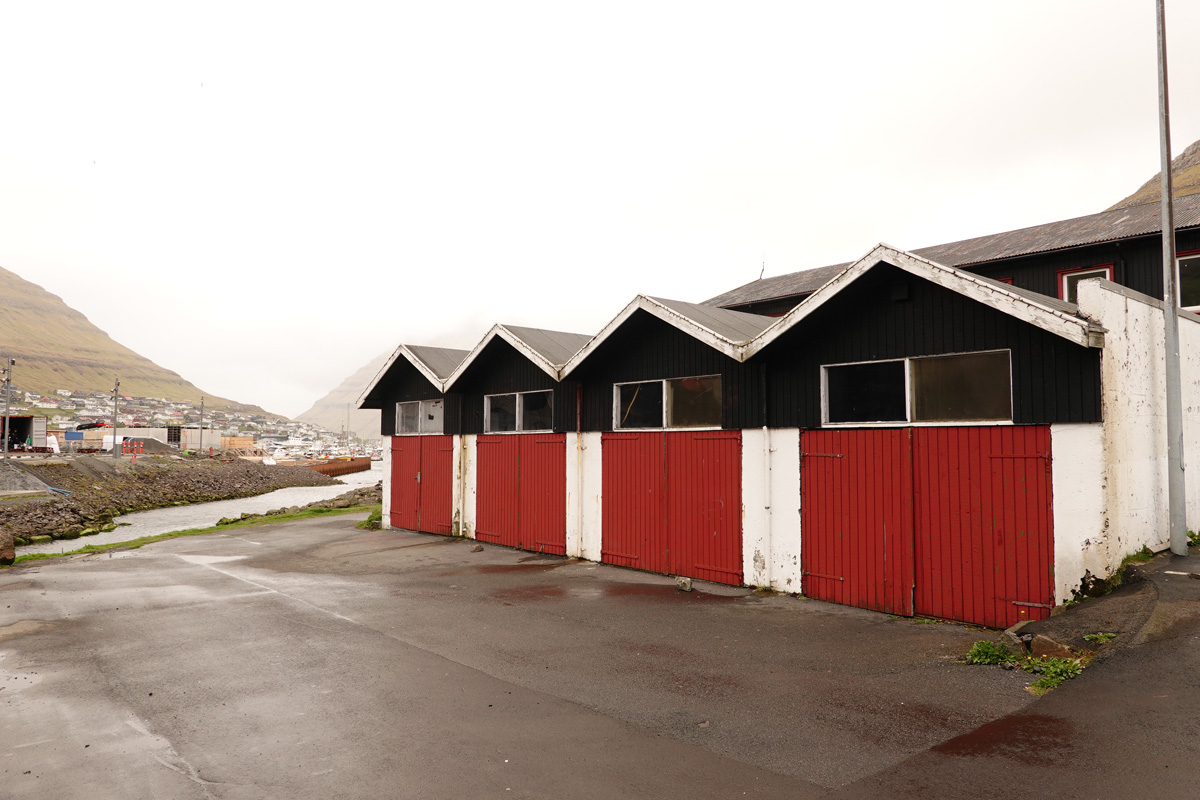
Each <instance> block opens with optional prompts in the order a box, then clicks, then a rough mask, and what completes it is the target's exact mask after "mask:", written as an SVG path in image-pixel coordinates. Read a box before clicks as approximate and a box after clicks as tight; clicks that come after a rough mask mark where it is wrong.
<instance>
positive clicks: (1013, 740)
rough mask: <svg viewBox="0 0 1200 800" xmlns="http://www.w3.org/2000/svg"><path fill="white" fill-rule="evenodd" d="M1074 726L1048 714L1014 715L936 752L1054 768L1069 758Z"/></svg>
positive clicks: (952, 741)
mask: <svg viewBox="0 0 1200 800" xmlns="http://www.w3.org/2000/svg"><path fill="white" fill-rule="evenodd" d="M1072 733H1073V730H1072V727H1071V723H1070V722H1068V721H1067V720H1065V719H1062V718H1060V717H1050V716H1046V715H1044V714H1013V715H1012V716H1008V717H1004V718H1003V719H998V720H996V721H994V722H989V723H987V724H986V725H982V726H980V727H979V728H977V729H975V730H973V731H971V732H970V733H964V734H963V735H962V736H957V737H955V738H953V739H950V740H949V741H946V742H942V743H941V744H939V745H937V746H936V747H934V748H932V750H933V752H935V753H941V754H942V755H947V756H975V757H979V756H982V757H987V758H1009V759H1012V760H1014V761H1016V760H1019V761H1023V762H1025V763H1028V764H1035V765H1038V766H1051V765H1053V764H1056V763H1059V762H1061V761H1063V760H1064V759H1066V758H1068V757H1069V753H1070V749H1071V738H1072Z"/></svg>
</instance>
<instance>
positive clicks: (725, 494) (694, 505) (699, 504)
mask: <svg viewBox="0 0 1200 800" xmlns="http://www.w3.org/2000/svg"><path fill="white" fill-rule="evenodd" d="M665 443H666V484H667V550H668V558H669V566H668V571H669V572H671V574H673V575H685V576H687V577H690V578H701V579H703V580H709V581H717V582H719V583H730V584H733V585H735V586H740V585H741V584H742V434H741V431H696V432H689V431H672V432H670V433H667V434H666V442H665Z"/></svg>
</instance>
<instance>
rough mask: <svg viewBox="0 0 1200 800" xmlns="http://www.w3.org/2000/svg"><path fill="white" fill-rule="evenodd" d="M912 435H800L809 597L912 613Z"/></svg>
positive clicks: (868, 432) (803, 550)
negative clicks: (910, 436)
mask: <svg viewBox="0 0 1200 800" xmlns="http://www.w3.org/2000/svg"><path fill="white" fill-rule="evenodd" d="M909 443H910V438H909V432H908V430H904V429H899V430H897V429H891V430H863V429H855V430H821V431H804V432H803V433H801V435H800V456H801V459H800V486H801V502H800V509H801V531H802V536H801V559H802V563H803V570H804V571H803V581H804V583H803V586H804V593H805V594H806V595H807V596H809V597H813V598H816V599H818V600H828V601H830V602H833V603H842V604H845V605H851V606H857V607H859V608H869V609H872V610H874V611H885V612H888V613H891V614H903V615H911V614H912V613H913V599H912V598H913V557H914V556H913V538H912V537H913V531H912V524H913V516H912V468H911V465H912V462H911V453H910V445H909Z"/></svg>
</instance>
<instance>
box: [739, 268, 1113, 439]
mask: <svg viewBox="0 0 1200 800" xmlns="http://www.w3.org/2000/svg"><path fill="white" fill-rule="evenodd" d="M1000 349H1010V350H1011V351H1012V389H1013V421H1014V422H1016V423H1024V424H1033V423H1038V424H1045V423H1055V422H1096V421H1099V420H1100V351H1099V350H1096V349H1091V348H1086V347H1081V346H1079V345H1076V344H1073V343H1071V342H1069V341H1067V340H1066V339H1063V338H1061V337H1059V336H1055V335H1053V334H1050V333H1047V332H1045V331H1043V330H1041V329H1040V328H1037V327H1035V326H1033V325H1031V324H1029V323H1026V322H1022V321H1020V320H1018V319H1016V318H1014V317H1011V316H1009V315H1007V314H1003V313H1001V312H999V311H996V310H995V309H992V308H990V307H988V306H985V305H983V304H981V303H978V302H976V301H973V300H970V299H968V298H966V297H963V296H962V295H959V294H957V293H955V292H951V291H949V290H947V289H943V288H941V287H939V286H937V285H936V284H933V283H930V282H928V281H925V280H922V279H920V278H917V277H915V276H913V275H910V274H909V273H906V272H904V271H903V270H900V269H897V268H896V267H893V266H890V265H888V264H880V265H878V266H876V267H874V268H873V269H871V270H870V271H868V272H867V273H866V274H865V275H863V276H862V277H861V278H860V279H859V280H857V281H856V282H855V283H853V284H852V285H850V286H848V287H846V288H845V289H844V290H842V291H841V292H840V293H839V294H838V295H837V296H836V297H834V298H833V299H832V300H830V301H829V302H827V303H826V304H825V305H824V306H822V307H821V308H819V309H818V310H817V311H816V312H814V313H813V314H812V315H811V316H809V317H807V318H806V319H804V320H803V321H802V322H801V323H800V324H799V325H797V326H796V327H794V328H792V329H791V330H790V331H788V332H787V333H786V334H784V335H783V336H781V337H780V338H779V339H777V340H775V341H774V342H773V343H772V344H771V345H770V346H769V347H767V348H766V349H764V350H763V351H762V352H760V353H758V354H756V355H755V356H754V358H752V359H751V360H750V361H749V362H748V363H747V366H751V367H754V368H755V369H760V370H765V371H766V384H767V387H768V398H767V409H768V410H767V418H768V420H769V422H768V424H769V425H770V426H771V427H800V428H817V427H820V425H821V371H820V370H821V365H823V364H838V363H846V362H857V361H874V360H879V359H889V358H903V357H907V356H925V355H938V354H946V353H961V352H971V351H979V350H1000Z"/></svg>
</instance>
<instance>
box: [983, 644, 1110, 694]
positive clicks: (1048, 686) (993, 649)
mask: <svg viewBox="0 0 1200 800" xmlns="http://www.w3.org/2000/svg"><path fill="white" fill-rule="evenodd" d="M1089 636H1108V637H1115V636H1116V634H1089ZM1088 641H1092V640H1091V639H1089V640H1088ZM1104 641H1109V639H1105V640H1104ZM1090 660H1091V654H1090V653H1089V654H1085V655H1081V656H1074V657H1070V658H1054V657H1050V656H1042V657H1040V658H1034V657H1033V656H1016V655H1013V652H1012V651H1011V650H1010V649H1009V648H1008V646H1007V645H1005V644H1003V643H1000V642H994V641H991V640H989V639H981V640H979V641H977V642H975V643H974V644H973V645H971V649H970V651H968V652H967V655H966V656H965V657H964V658H963V661H964V662H965V663H967V664H992V665H997V664H998V665H1000V666H1002V667H1004V668H1005V669H1022V670H1024V671H1025V672H1029V673H1031V674H1034V675H1040V676H1041V677H1040V678H1038V679H1037V680H1036V681H1034V682H1033V683H1031V684H1030V685H1029V686H1028V687H1026V688H1028V689H1029V691H1030V692H1032V693H1033V694H1036V695H1037V696H1039V697H1041V696H1042V695H1044V694H1046V692H1049V691H1051V690H1052V689H1055V688H1057V687H1058V686H1059V685H1060V684H1061V683H1062V682H1063V681H1066V680H1070V679H1071V678H1074V677H1077V676H1078V675H1079V674H1080V673H1081V672H1083V668H1084V667H1086V666H1087V664H1088V661H1090Z"/></svg>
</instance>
